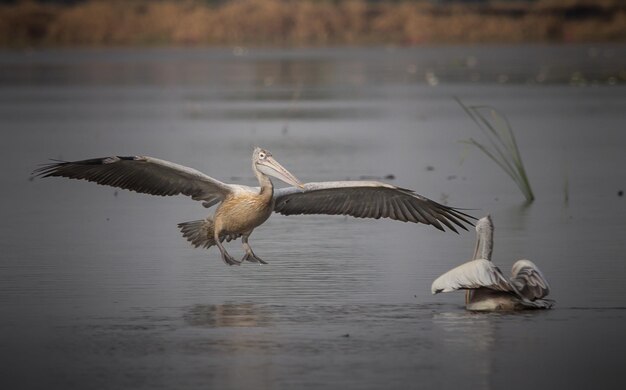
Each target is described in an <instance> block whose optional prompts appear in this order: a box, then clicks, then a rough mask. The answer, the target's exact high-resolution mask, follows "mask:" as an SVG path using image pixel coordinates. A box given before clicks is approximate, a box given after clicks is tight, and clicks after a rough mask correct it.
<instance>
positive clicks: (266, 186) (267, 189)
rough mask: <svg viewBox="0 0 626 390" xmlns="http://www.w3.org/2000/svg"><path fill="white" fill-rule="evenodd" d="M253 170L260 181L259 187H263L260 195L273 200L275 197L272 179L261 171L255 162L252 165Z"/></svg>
mask: <svg viewBox="0 0 626 390" xmlns="http://www.w3.org/2000/svg"><path fill="white" fill-rule="evenodd" d="M252 170H253V171H254V174H255V175H256V178H257V180H258V181H259V185H260V186H261V192H260V194H261V195H264V196H268V197H269V198H271V197H272V196H273V195H274V185H273V184H272V181H271V180H270V178H269V177H267V175H265V174H264V173H263V172H261V171H259V170H258V169H257V167H256V165H255V164H254V162H253V163H252Z"/></svg>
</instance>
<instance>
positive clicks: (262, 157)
mask: <svg viewBox="0 0 626 390" xmlns="http://www.w3.org/2000/svg"><path fill="white" fill-rule="evenodd" d="M259 158H260V159H261V160H264V159H265V152H261V153H259Z"/></svg>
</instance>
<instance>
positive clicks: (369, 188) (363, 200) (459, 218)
mask: <svg viewBox="0 0 626 390" xmlns="http://www.w3.org/2000/svg"><path fill="white" fill-rule="evenodd" d="M274 200H275V205H274V211H275V212H277V213H281V214H284V215H294V214H328V215H351V216H353V217H357V218H376V219H378V218H391V219H395V220H398V221H403V222H415V223H418V222H419V223H424V224H427V225H433V226H434V227H436V228H437V229H439V230H444V228H443V226H442V225H445V226H446V227H448V228H449V229H450V230H453V231H455V232H457V230H456V228H455V225H456V226H458V227H461V228H462V229H465V230H467V228H466V226H465V224H468V225H472V223H471V222H470V221H469V220H470V219H475V218H474V217H472V216H470V215H468V214H465V213H463V212H461V211H460V210H458V209H455V208H453V207H448V206H444V205H442V204H439V203H437V202H435V201H432V200H430V199H428V198H425V197H423V196H421V195H419V194H416V193H415V192H413V191H411V190H407V189H404V188H400V187H396V186H392V185H390V184H385V183H380V182H376V181H337V182H320V183H307V184H305V185H304V188H303V189H300V188H296V187H289V188H281V189H279V190H276V191H275V192H274Z"/></svg>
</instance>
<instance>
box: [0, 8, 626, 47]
mask: <svg viewBox="0 0 626 390" xmlns="http://www.w3.org/2000/svg"><path fill="white" fill-rule="evenodd" d="M625 40H626V1H622V0H536V1H526V0H518V1H511V0H508V1H505V0H500V1H481V0H465V1H461V0H421V1H402V0H395V1H394V0H381V1H374V0H370V1H366V0H334V1H332V0H229V1H228V0H221V1H218V0H213V1H206V0H205V1H202V0H113V1H102V0H85V1H81V0H65V1H50V0H48V1H34V0H30V1H19V0H16V1H0V46H1V47H41V46H57V47H58V46H132V45H141V46H146V45H153V46H157V45H158V46H172V45H218V46H223V45H253V46H325V45H370V44H375V45H380V44H398V45H421V44H468V43H470V44H472V43H507V44H510V43H522V42H611V41H625Z"/></svg>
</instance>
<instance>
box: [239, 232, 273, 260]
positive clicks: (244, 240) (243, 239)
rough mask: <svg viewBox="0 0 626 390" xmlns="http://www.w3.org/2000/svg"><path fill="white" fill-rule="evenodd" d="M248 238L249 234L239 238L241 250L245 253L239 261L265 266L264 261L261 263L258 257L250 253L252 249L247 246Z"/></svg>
mask: <svg viewBox="0 0 626 390" xmlns="http://www.w3.org/2000/svg"><path fill="white" fill-rule="evenodd" d="M248 236H250V233H248V234H244V235H243V236H242V237H241V242H242V243H243V249H244V250H245V251H246V254H245V255H243V258H242V259H241V261H249V262H251V263H259V264H267V262H266V261H263V260H262V259H261V258H260V257H258V256H257V255H255V254H254V252H252V248H250V244H248Z"/></svg>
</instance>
